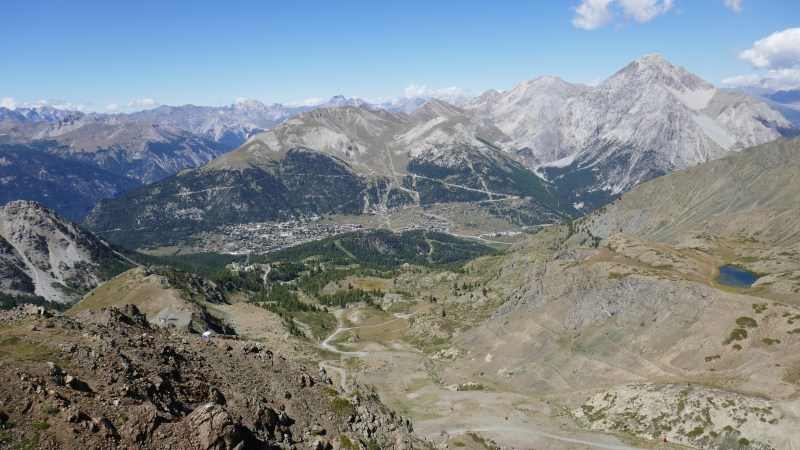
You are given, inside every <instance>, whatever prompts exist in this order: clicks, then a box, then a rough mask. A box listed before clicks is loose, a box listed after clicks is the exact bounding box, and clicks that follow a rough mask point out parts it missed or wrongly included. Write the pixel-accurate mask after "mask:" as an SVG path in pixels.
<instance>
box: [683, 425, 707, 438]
mask: <svg viewBox="0 0 800 450" xmlns="http://www.w3.org/2000/svg"><path fill="white" fill-rule="evenodd" d="M701 434H703V427H694V429H693V430H692V431H690V432H688V433H686V436H688V437H697V436H700V435H701Z"/></svg>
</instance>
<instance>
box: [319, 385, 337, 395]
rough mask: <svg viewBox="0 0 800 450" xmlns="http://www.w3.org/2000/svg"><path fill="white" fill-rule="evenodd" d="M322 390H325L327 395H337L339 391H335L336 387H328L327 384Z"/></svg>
mask: <svg viewBox="0 0 800 450" xmlns="http://www.w3.org/2000/svg"><path fill="white" fill-rule="evenodd" d="M322 391H323V392H325V393H326V394H328V395H333V396H337V395H339V393H338V392H336V389H334V388H332V387H328V386H325V387H323V388H322Z"/></svg>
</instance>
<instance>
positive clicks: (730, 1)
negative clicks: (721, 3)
mask: <svg viewBox="0 0 800 450" xmlns="http://www.w3.org/2000/svg"><path fill="white" fill-rule="evenodd" d="M725 6H727V7H728V8H730V9H732V10H733V12H737V13H740V12H742V0H725Z"/></svg>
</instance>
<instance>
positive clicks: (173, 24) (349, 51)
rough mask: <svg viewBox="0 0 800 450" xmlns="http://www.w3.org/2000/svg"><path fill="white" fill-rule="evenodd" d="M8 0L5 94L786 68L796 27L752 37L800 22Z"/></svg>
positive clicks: (510, 80) (334, 5) (784, 11)
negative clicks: (664, 64) (665, 68)
mask: <svg viewBox="0 0 800 450" xmlns="http://www.w3.org/2000/svg"><path fill="white" fill-rule="evenodd" d="M0 2H2V11H3V16H4V19H5V20H4V21H3V22H4V26H3V34H4V36H5V37H4V39H2V40H0V55H2V61H3V62H2V70H0V98H2V102H3V105H6V106H13V105H17V106H23V105H25V104H35V103H36V102H40V101H41V100H44V101H46V102H48V104H60V105H62V106H72V107H76V108H77V107H80V108H83V109H85V110H98V111H104V110H106V106H107V105H111V106H109V109H114V105H116V107H117V108H118V109H117V110H119V111H126V110H133V109H140V108H142V107H146V106H152V105H157V104H170V105H177V104H186V103H192V104H198V105H222V104H229V103H231V102H233V101H234V99H236V98H253V99H257V100H261V101H263V102H266V103H272V102H283V103H290V102H301V101H303V100H305V99H309V98H321V99H327V98H329V97H331V96H333V95H336V94H343V95H346V96H360V97H362V98H367V99H379V98H391V97H402V96H403V95H404V92H408V93H411V92H416V93H423V94H428V95H430V94H435V93H436V92H454V91H455V92H467V93H468V92H475V93H479V92H482V91H484V90H486V89H489V88H497V89H501V90H502V89H508V88H510V87H511V86H513V85H514V84H515V83H517V82H519V81H521V80H524V79H533V78H536V77H538V76H541V75H555V76H558V77H561V78H563V79H565V80H567V81H571V82H581V83H596V82H599V81H601V80H603V79H604V78H606V77H608V76H609V75H611V74H612V73H614V72H615V71H617V70H619V69H620V68H622V67H623V66H625V65H626V64H628V63H629V62H631V61H632V60H634V59H636V58H638V57H640V56H642V55H644V54H647V53H654V52H655V53H660V54H662V55H663V56H664V57H665V58H667V59H668V60H670V61H671V62H673V63H674V64H677V65H682V66H684V67H686V68H687V69H688V70H690V71H692V72H694V73H696V74H698V75H700V76H701V77H703V78H705V79H707V80H708V81H710V82H712V83H714V84H716V85H721V83H722V81H723V80H725V79H726V78H730V77H735V76H738V77H749V78H738V79H737V80H744V81H753V80H755V79H757V77H760V76H763V75H764V74H767V73H768V71H769V70H770V69H772V70H783V72H782V73H783V75H785V76H787V77H790V78H791V77H792V76H794V75H797V72H798V70H797V68H798V65H797V62H798V60H800V56H797V57H793V56H792V55H793V51H794V50H795V49H796V50H798V52H800V41H797V40H796V39H795V37H794V36H789V34H788V33H787V34H785V35H781V36H779V37H780V38H781V39H778V38H776V39H774V42H772V41H770V42H767V43H766V44H770V45H766V44H764V45H762V47H764V48H762V49H761V50H759V49H758V48H754V45H755V44H754V43H755V42H756V41H759V40H762V39H765V38H767V37H768V36H770V35H772V34H773V33H776V32H781V31H784V30H788V29H792V28H796V27H800V2H798V1H797V0H563V1H562V0H558V1H555V0H553V1H550V0H546V1H545V0H541V1H530V0H528V1H519V2H517V1H497V0H495V1H465V0H460V1H448V0H434V1H430V0H429V1H413V0H404V1H402V2H400V1H394V2H390V1H374V0H372V1H347V0H337V1H302V2H300V1H296V2H291V1H290V2H277V1H274V2H269V1H251V2H245V1H226V2H205V1H197V0H194V1H163V0H162V1H108V0H104V1H89V0H81V1H77V2H76V1H39V0H26V1H16V0H0ZM581 12H584V14H583V15H581ZM587 28H590V29H587ZM795 44H796V46H795ZM776 48H777V49H776ZM749 49H754V50H753V51H755V52H756V53H758V51H764V52H767V53H769V52H772V54H773V56H774V53H775V52H778V56H775V57H774V58H773V59H770V56H769V55H766V65H764V61H765V60H764V59H763V58H762V59H757V57H759V56H763V55H760V54H759V55H755V56H753V55H752V54H751V58H750V59H749V60H748V59H747V58H742V57H741V56H740V54H741V53H742V52H745V51H747V50H749ZM781 52H782V53H781ZM779 57H780V58H783V59H780V58H779ZM776 58H777V59H776ZM787 58H788V59H787ZM793 58H794V59H793ZM778 59H780V61H779V62H775V61H777V60H778ZM754 61H755V63H754ZM754 64H755V65H754ZM756 65H760V66H761V67H756ZM798 80H800V76H798ZM729 81H730V80H729ZM798 83H799V84H800V81H798ZM445 88H450V89H449V90H447V89H445Z"/></svg>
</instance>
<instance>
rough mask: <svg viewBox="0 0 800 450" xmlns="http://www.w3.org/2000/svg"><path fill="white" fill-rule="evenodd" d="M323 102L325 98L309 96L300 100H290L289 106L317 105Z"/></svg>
mask: <svg viewBox="0 0 800 450" xmlns="http://www.w3.org/2000/svg"><path fill="white" fill-rule="evenodd" d="M323 103H325V99H324V98H321V97H309V98H306V99H303V100H300V101H296V102H291V103H289V106H317V105H321V104H323Z"/></svg>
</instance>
